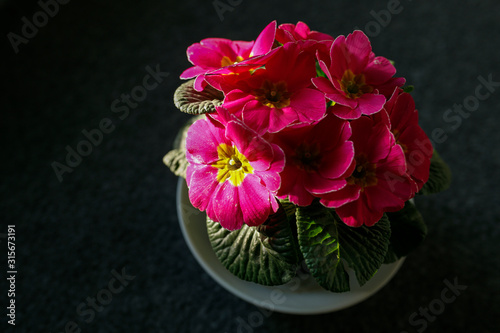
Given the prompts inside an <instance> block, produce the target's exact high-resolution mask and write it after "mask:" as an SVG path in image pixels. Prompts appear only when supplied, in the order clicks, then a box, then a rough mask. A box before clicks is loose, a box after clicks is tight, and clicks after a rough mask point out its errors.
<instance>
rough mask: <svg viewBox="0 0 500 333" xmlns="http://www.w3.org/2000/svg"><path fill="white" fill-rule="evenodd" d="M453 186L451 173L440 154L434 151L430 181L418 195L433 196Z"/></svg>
mask: <svg viewBox="0 0 500 333" xmlns="http://www.w3.org/2000/svg"><path fill="white" fill-rule="evenodd" d="M450 184H451V171H450V168H449V167H448V165H447V164H446V162H445V161H443V160H442V159H441V157H440V156H439V154H438V152H437V151H436V150H434V153H433V154H432V158H431V169H430V174H429V180H428V181H427V182H426V183H425V184H424V186H423V187H422V189H421V190H420V191H419V192H418V194H433V193H438V192H441V191H444V190H446V189H447V188H448V187H449V186H450Z"/></svg>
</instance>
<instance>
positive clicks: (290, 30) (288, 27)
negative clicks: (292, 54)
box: [276, 21, 334, 44]
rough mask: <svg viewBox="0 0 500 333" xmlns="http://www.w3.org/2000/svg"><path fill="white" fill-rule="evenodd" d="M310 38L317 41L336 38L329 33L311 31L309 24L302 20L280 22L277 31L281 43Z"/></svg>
mask: <svg viewBox="0 0 500 333" xmlns="http://www.w3.org/2000/svg"><path fill="white" fill-rule="evenodd" d="M308 39H310V40H315V41H322V40H331V41H333V40H334V38H333V37H332V36H330V35H328V34H325V33H322V32H318V31H311V29H309V27H308V26H307V24H305V23H304V22H301V21H299V22H297V24H291V23H284V24H280V26H279V27H278V30H277V31H276V40H277V41H278V42H280V43H281V44H285V43H289V42H292V43H293V42H296V41H300V40H308Z"/></svg>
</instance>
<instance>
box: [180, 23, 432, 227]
mask: <svg viewBox="0 0 500 333" xmlns="http://www.w3.org/2000/svg"><path fill="white" fill-rule="evenodd" d="M187 54H188V59H189V61H190V62H191V63H192V64H193V65H194V66H193V67H191V68H189V69H187V70H186V71H184V72H183V73H182V75H181V78H183V79H190V78H194V89H196V90H197V91H203V90H204V89H206V88H207V87H208V86H210V87H211V89H216V90H218V91H220V92H221V93H222V94H223V96H224V97H223V101H222V105H220V106H219V107H217V110H216V112H214V113H210V114H208V116H207V117H205V118H204V119H201V120H198V121H197V122H195V123H194V124H193V125H192V126H191V128H190V129H189V131H188V134H187V140H186V157H187V160H188V162H189V166H188V168H187V184H188V187H189V197H190V200H191V202H192V204H193V205H194V206H195V207H197V208H199V209H200V210H206V212H207V214H208V216H209V217H210V218H211V219H213V220H214V221H217V222H219V223H220V224H221V225H222V226H223V227H224V228H226V229H229V230H235V229H239V228H241V226H242V225H243V223H245V224H247V225H249V226H257V225H260V224H262V223H264V222H265V221H266V220H267V218H268V217H269V215H270V214H272V213H273V212H276V211H277V210H278V208H279V200H284V199H287V200H289V201H290V202H292V203H294V204H296V205H298V206H308V205H310V204H311V203H312V202H313V200H319V202H320V203H321V204H323V205H324V206H326V207H330V208H334V209H335V211H336V213H337V214H338V215H339V217H340V218H341V219H342V221H343V222H344V223H346V224H347V225H349V226H353V227H356V226H361V225H366V226H372V225H374V224H375V223H376V222H377V221H379V220H380V218H381V217H382V215H383V214H384V212H391V211H397V210H400V209H402V208H403V206H404V204H405V202H406V201H407V200H409V199H410V198H412V197H413V196H414V195H415V194H416V193H417V192H418V191H419V190H420V189H421V188H422V186H423V185H424V183H425V182H426V181H427V180H428V178H429V167H430V159H431V156H432V153H433V151H432V146H431V143H430V141H429V139H428V138H427V136H426V135H425V133H424V131H423V130H422V129H421V127H420V126H419V125H418V113H417V110H415V104H414V101H413V98H412V97H411V95H410V94H409V93H407V92H405V91H404V90H403V88H402V86H403V85H404V84H405V79H404V78H400V77H394V75H395V73H396V69H395V67H394V66H393V64H392V63H391V62H390V61H389V60H388V59H386V58H384V57H380V56H375V54H374V53H373V52H372V48H371V44H370V41H369V40H368V38H367V36H366V35H365V34H364V33H363V32H361V31H354V32H353V33H351V34H349V35H348V36H347V37H345V36H338V37H336V38H334V37H332V36H329V35H327V34H324V33H320V32H316V31H311V30H310V29H309V27H308V26H307V25H306V24H305V23H303V22H299V23H297V24H296V25H294V24H282V25H280V26H279V27H278V26H277V24H276V22H271V23H270V24H269V25H268V26H267V27H266V28H265V29H264V30H263V31H262V32H261V33H260V35H259V36H258V37H257V39H256V40H255V41H252V42H243V41H231V40H227V39H221V38H209V39H204V40H202V41H201V42H200V43H196V44H193V45H192V46H190V47H189V48H188V51H187Z"/></svg>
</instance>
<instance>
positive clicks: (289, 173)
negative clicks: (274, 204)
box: [270, 115, 354, 206]
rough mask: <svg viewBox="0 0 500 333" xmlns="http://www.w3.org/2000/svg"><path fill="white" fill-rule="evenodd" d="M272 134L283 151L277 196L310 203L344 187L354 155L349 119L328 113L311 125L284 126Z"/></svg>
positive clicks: (306, 203) (302, 203)
mask: <svg viewBox="0 0 500 333" xmlns="http://www.w3.org/2000/svg"><path fill="white" fill-rule="evenodd" d="M270 136H272V138H273V140H272V142H274V143H277V144H278V145H279V146H280V147H281V148H282V149H283V151H284V152H285V159H286V165H285V169H284V170H283V172H282V173H281V187H280V189H279V191H278V196H279V197H280V198H287V197H288V199H289V200H290V201H291V202H293V203H295V204H297V205H299V206H307V205H310V204H311V202H312V201H313V199H314V198H315V197H321V196H322V194H323V193H327V192H331V191H335V190H339V189H341V188H343V187H344V186H346V184H347V182H346V174H347V175H349V174H351V172H352V170H349V167H350V166H351V165H352V161H353V157H354V147H353V143H352V142H351V141H348V139H349V137H350V136H351V127H350V125H349V122H348V121H346V120H342V119H340V118H338V117H336V116H334V115H328V116H327V117H325V118H324V119H322V120H321V121H320V122H319V123H317V124H316V125H314V126H304V127H300V128H292V129H287V130H284V131H282V132H279V133H277V134H274V135H270Z"/></svg>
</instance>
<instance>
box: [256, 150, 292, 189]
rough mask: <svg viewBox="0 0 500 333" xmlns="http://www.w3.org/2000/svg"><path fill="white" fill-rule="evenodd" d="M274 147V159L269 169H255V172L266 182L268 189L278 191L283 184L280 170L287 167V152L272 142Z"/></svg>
mask: <svg viewBox="0 0 500 333" xmlns="http://www.w3.org/2000/svg"><path fill="white" fill-rule="evenodd" d="M271 146H272V149H273V155H274V160H273V162H272V163H271V165H270V166H269V169H267V170H265V171H264V172H260V171H258V170H256V171H254V172H255V174H256V175H257V176H258V177H259V178H260V179H261V180H262V181H263V182H264V184H265V186H266V187H267V189H268V190H269V191H271V192H277V191H278V189H279V188H280V186H281V177H280V175H279V173H280V172H282V171H283V169H284V167H285V153H284V152H283V150H282V149H281V148H280V147H279V146H278V145H275V144H271Z"/></svg>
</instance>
